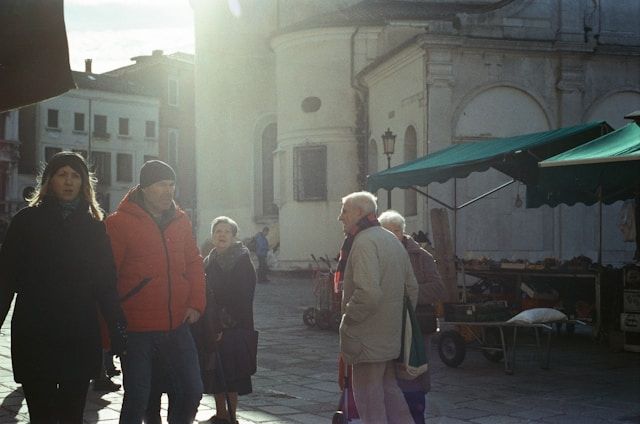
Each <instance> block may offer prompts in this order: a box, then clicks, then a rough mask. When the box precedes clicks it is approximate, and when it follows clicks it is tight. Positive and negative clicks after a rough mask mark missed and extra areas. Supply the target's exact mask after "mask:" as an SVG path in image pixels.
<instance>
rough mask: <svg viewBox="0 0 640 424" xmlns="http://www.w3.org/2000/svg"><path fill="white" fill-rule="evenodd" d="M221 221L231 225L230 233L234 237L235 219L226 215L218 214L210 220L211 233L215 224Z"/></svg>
mask: <svg viewBox="0 0 640 424" xmlns="http://www.w3.org/2000/svg"><path fill="white" fill-rule="evenodd" d="M221 223H224V224H229V225H230V226H231V234H233V236H234V237H235V236H236V235H237V234H238V223H237V222H236V221H234V220H233V219H231V218H229V217H228V216H219V217H217V218H214V219H213V221H211V235H213V232H214V230H215V228H216V225H218V224H221Z"/></svg>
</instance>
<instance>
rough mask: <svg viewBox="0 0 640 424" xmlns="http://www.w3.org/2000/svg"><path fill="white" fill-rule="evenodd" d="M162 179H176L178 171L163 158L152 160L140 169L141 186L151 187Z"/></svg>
mask: <svg viewBox="0 0 640 424" xmlns="http://www.w3.org/2000/svg"><path fill="white" fill-rule="evenodd" d="M162 180H173V181H175V180H176V173H175V172H174V171H173V168H171V167H170V166H169V165H167V164H166V163H164V162H162V161H161V160H150V161H147V162H145V163H144V165H142V168H141V169H140V187H142V188H145V187H149V186H150V185H151V184H153V183H157V182H158V181H162Z"/></svg>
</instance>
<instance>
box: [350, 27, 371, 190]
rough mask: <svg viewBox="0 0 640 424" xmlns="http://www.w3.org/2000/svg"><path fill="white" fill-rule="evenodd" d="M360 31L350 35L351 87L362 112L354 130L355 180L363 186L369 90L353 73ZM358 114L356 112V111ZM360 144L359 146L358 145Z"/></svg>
mask: <svg viewBox="0 0 640 424" xmlns="http://www.w3.org/2000/svg"><path fill="white" fill-rule="evenodd" d="M359 31H360V27H356V29H355V31H353V34H351V40H350V43H351V87H352V88H353V89H354V90H355V91H356V93H357V95H358V98H359V99H360V104H361V107H362V110H361V111H360V113H358V114H357V116H356V129H357V130H358V134H357V135H356V137H357V142H358V143H359V146H358V153H359V155H358V156H360V157H359V158H358V159H359V161H360V163H358V175H357V177H356V178H357V180H358V184H360V185H362V186H364V184H365V181H366V176H367V174H368V172H369V169H368V167H369V166H368V164H369V135H370V131H369V90H368V89H367V87H365V86H364V85H362V83H360V81H359V79H358V78H356V71H355V67H356V65H355V46H356V36H357V35H358V32H359ZM356 112H358V111H356ZM360 143H361V144H360Z"/></svg>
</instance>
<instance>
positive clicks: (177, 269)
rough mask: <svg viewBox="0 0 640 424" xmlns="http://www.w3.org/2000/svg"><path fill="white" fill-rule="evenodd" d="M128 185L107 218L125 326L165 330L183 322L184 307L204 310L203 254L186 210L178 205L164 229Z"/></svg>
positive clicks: (129, 328)
mask: <svg viewBox="0 0 640 424" xmlns="http://www.w3.org/2000/svg"><path fill="white" fill-rule="evenodd" d="M138 195H139V193H138V192H137V189H132V190H131V191H130V192H129V193H128V194H127V195H126V196H125V198H124V199H123V200H122V202H121V203H120V205H119V206H118V210H117V211H116V212H115V213H113V214H112V215H110V216H109V217H108V218H107V219H106V225H107V232H108V234H109V237H110V238H111V247H112V249H113V256H114V260H115V263H116V269H117V273H118V293H119V295H120V301H121V304H122V309H123V310H124V313H125V315H126V317H127V322H128V331H133V332H137V331H168V330H172V329H174V328H176V327H178V326H179V325H180V324H182V322H183V320H184V316H185V313H186V310H187V308H193V309H196V310H197V311H199V312H200V313H202V311H203V310H204V307H205V302H206V300H205V282H204V271H203V265H202V257H201V256H200V253H199V252H198V248H197V245H196V241H195V239H194V237H193V234H192V232H191V222H190V221H189V218H188V216H187V214H186V213H185V212H184V211H183V210H181V209H179V208H178V207H176V210H175V216H174V217H173V218H172V220H171V221H170V222H169V224H168V225H166V226H165V228H164V230H162V229H161V228H160V227H159V226H158V224H157V223H156V221H154V219H153V218H152V217H151V215H150V214H149V213H148V212H147V211H145V210H144V209H143V208H142V207H141V206H140V205H139V204H138V203H137V202H135V201H134V200H133V199H134V198H136V196H138Z"/></svg>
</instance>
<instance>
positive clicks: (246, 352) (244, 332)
mask: <svg viewBox="0 0 640 424" xmlns="http://www.w3.org/2000/svg"><path fill="white" fill-rule="evenodd" d="M218 350H219V352H220V354H221V355H222V359H223V361H222V362H224V364H225V374H226V375H227V376H228V377H229V379H230V380H237V379H238V378H240V377H244V376H249V375H253V374H255V373H256V370H257V368H258V361H257V356H258V332H257V331H255V330H250V329H246V328H229V329H225V330H224V333H223V336H222V340H221V341H220V344H219V348H218Z"/></svg>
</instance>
